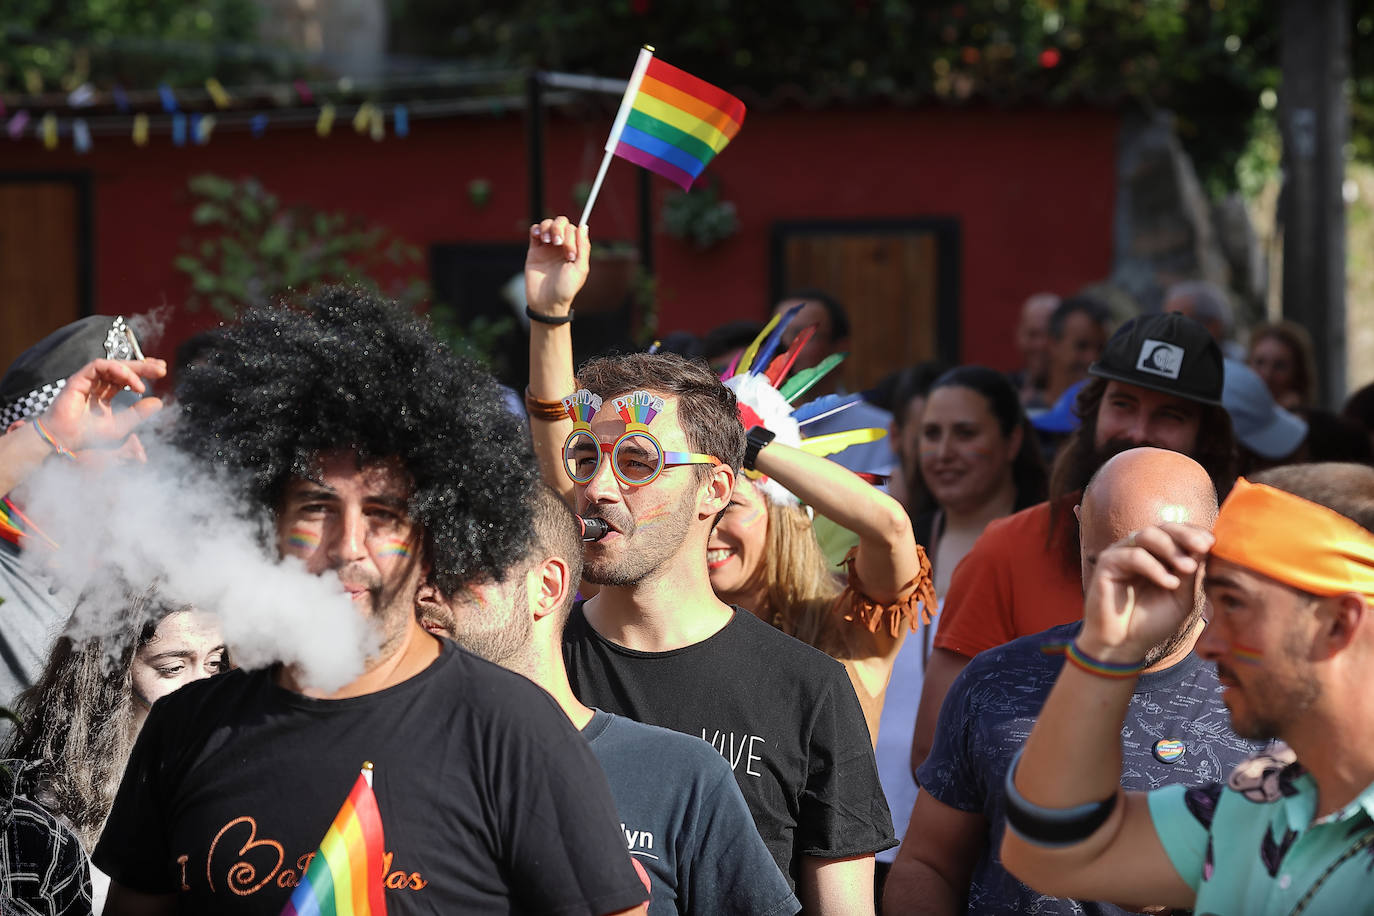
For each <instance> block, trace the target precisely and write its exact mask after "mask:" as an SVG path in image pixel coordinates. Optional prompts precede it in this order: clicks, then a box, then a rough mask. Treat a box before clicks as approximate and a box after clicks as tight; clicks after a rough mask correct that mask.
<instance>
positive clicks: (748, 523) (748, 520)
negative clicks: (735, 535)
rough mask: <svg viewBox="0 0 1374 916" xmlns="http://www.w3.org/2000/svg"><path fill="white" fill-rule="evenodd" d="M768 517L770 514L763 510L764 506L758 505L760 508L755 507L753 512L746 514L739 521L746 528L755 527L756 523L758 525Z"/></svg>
mask: <svg viewBox="0 0 1374 916" xmlns="http://www.w3.org/2000/svg"><path fill="white" fill-rule="evenodd" d="M767 517H768V516H767V514H766V513H765V512H764V511H763V508H762V507H758V508H755V509H754V511H753V512H751V513H749V514H748V515H746V516H745V517H744V518H742V519H740V520H739V523H740V525H741V527H744V528H753V527H754V526H755V525H757V524H758V523H759V522H761V521H763V520H764V519H766V518H767Z"/></svg>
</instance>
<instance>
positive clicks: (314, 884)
mask: <svg viewBox="0 0 1374 916" xmlns="http://www.w3.org/2000/svg"><path fill="white" fill-rule="evenodd" d="M382 854H383V837H382V816H381V814H380V813H379V812H378V811H377V797H376V796H375V795H373V794H372V763H371V762H370V761H369V762H367V763H364V764H363V769H362V772H361V773H359V774H358V780H357V782H355V783H354V784H353V791H352V792H349V793H348V798H347V799H346V800H345V801H344V803H343V807H342V808H340V809H339V813H338V814H337V815H335V816H334V823H332V824H330V825H329V832H327V833H326V834H325V835H324V840H323V841H321V843H320V848H319V851H318V852H316V853H315V857H314V858H313V859H311V860H310V867H309V868H307V869H306V871H305V874H304V875H302V876H301V883H300V884H298V885H297V886H296V890H295V891H294V892H293V893H292V894H291V899H290V900H289V901H287V904H286V909H284V910H282V911H281V914H282V916H386V897H385V895H384V888H383V886H382V881H383V875H382V869H383V865H382Z"/></svg>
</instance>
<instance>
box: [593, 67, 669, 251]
mask: <svg viewBox="0 0 1374 916" xmlns="http://www.w3.org/2000/svg"><path fill="white" fill-rule="evenodd" d="M653 57H654V48H653V45H645V46H644V47H642V48H640V49H639V57H638V58H637V59H636V60H635V68H634V70H633V71H631V72H630V81H629V83H627V84H626V85H625V95H624V96H622V97H621V99H620V110H619V111H617V112H616V113H615V122H614V123H613V124H611V136H610V137H609V138H608V139H607V140H606V155H604V156H602V157H601V167H600V168H599V169H597V170H596V181H594V182H592V190H591V193H590V194H588V195H587V205H586V206H585V207H583V208H582V218H581V219H580V220H578V221H577V223H578V225H579V226H585V225H587V217H589V216H591V215H592V205H593V204H595V203H596V196H597V195H598V194H600V193H601V182H602V181H604V180H605V178H606V169H608V168H610V165H611V159H612V157H613V156H615V148H616V147H617V146H618V145H619V144H620V135H621V134H622V133H624V131H625V122H626V120H628V119H629V117H630V109H631V108H633V107H634V100H635V96H636V95H638V94H639V84H640V83H642V82H644V71H645V70H647V69H649V61H650V60H652V59H653Z"/></svg>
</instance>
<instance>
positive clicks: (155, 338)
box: [128, 302, 172, 362]
mask: <svg viewBox="0 0 1374 916" xmlns="http://www.w3.org/2000/svg"><path fill="white" fill-rule="evenodd" d="M171 320H172V307H171V306H170V305H168V304H167V303H165V302H164V303H163V304H162V305H159V306H158V307H157V308H154V309H150V310H149V311H146V312H143V313H142V314H139V315H130V316H129V319H128V325H129V330H131V331H133V332H134V337H136V338H137V339H138V346H139V349H141V350H142V351H143V352H144V354H145V355H147V356H155V355H157V346H158V345H159V344H161V343H162V335H163V333H165V332H166V330H167V325H168V323H169V322H171ZM167 361H168V362H171V357H170V356H168V358H167Z"/></svg>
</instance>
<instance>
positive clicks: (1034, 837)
mask: <svg viewBox="0 0 1374 916" xmlns="http://www.w3.org/2000/svg"><path fill="white" fill-rule="evenodd" d="M1024 750H1025V748H1024V747H1022V748H1021V750H1018V751H1017V752H1016V756H1014V757H1012V758H1011V766H1009V767H1007V780H1006V783H1005V787H1004V790H1003V795H1004V800H1005V802H1006V812H1007V826H1008V827H1010V828H1011V830H1012V831H1013V832H1014V833H1015V834H1016V835H1017V836H1019V837H1020V838H1021V839H1023V840H1025V841H1026V842H1027V843H1034V844H1035V845H1036V846H1049V847H1057V846H1072V845H1074V844H1075V843H1081V842H1083V841H1084V840H1086V839H1087V838H1088V837H1090V836H1092V835H1093V834H1094V833H1096V832H1097V828H1099V827H1101V826H1102V825H1103V824H1104V823H1106V821H1107V818H1108V817H1110V816H1111V813H1112V810H1113V809H1114V808H1116V799H1117V796H1118V795H1120V794H1121V793H1120V792H1113V793H1112V794H1111V797H1110V798H1104V799H1103V800H1102V801H1099V802H1089V803H1088V804H1086V805H1075V806H1074V807H1072V808H1042V807H1040V806H1039V805H1036V804H1033V803H1031V802H1029V801H1026V799H1025V798H1023V797H1022V795H1021V793H1020V792H1018V791H1017V789H1016V765H1017V764H1019V763H1020V762H1021V751H1024Z"/></svg>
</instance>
